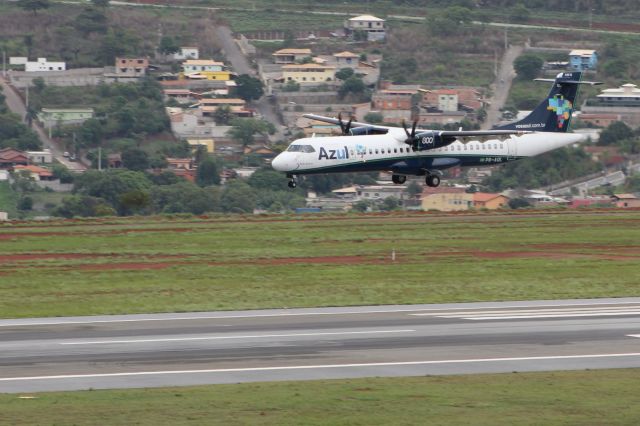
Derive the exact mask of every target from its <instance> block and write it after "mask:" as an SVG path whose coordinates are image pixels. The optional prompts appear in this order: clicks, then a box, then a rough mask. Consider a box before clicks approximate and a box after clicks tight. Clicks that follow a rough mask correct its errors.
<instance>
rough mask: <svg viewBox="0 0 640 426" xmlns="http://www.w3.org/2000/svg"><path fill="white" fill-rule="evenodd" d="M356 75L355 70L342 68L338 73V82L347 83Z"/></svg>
mask: <svg viewBox="0 0 640 426" xmlns="http://www.w3.org/2000/svg"><path fill="white" fill-rule="evenodd" d="M353 74H354V71H353V68H341V69H339V70H338V71H337V72H336V78H337V79H338V80H342V81H345V80H346V79H348V78H349V77H351V76H352V75H353Z"/></svg>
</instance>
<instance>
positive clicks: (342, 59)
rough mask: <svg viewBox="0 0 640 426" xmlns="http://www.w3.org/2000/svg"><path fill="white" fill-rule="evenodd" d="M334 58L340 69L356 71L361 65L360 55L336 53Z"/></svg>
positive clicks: (346, 52) (345, 52)
mask: <svg viewBox="0 0 640 426" xmlns="http://www.w3.org/2000/svg"><path fill="white" fill-rule="evenodd" d="M333 58H334V60H335V63H336V65H337V67H338V68H353V69H356V68H358V65H359V63H360V60H359V59H360V55H357V54H355V53H353V52H348V51H344V52H340V53H334V54H333Z"/></svg>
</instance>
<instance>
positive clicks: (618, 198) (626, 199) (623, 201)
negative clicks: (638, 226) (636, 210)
mask: <svg viewBox="0 0 640 426" xmlns="http://www.w3.org/2000/svg"><path fill="white" fill-rule="evenodd" d="M611 201H612V202H613V203H614V204H615V205H616V207H621V208H631V207H640V198H638V197H636V196H635V195H633V194H613V195H612V196H611Z"/></svg>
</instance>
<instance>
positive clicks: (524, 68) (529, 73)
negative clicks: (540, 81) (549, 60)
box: [513, 53, 544, 80]
mask: <svg viewBox="0 0 640 426" xmlns="http://www.w3.org/2000/svg"><path fill="white" fill-rule="evenodd" d="M543 63H544V61H543V60H542V58H541V57H539V56H538V55H533V54H530V53H527V54H524V55H521V56H518V58H517V59H516V60H515V61H514V62H513V68H514V69H515V70H516V74H518V78H521V79H523V80H532V79H534V78H536V76H537V75H538V73H539V72H540V69H541V68H542V65H543Z"/></svg>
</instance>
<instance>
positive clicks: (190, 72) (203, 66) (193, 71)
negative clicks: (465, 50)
mask: <svg viewBox="0 0 640 426" xmlns="http://www.w3.org/2000/svg"><path fill="white" fill-rule="evenodd" d="M181 77H182V78H185V77H186V78H196V79H206V80H218V81H228V80H231V71H229V70H227V69H226V67H225V65H224V63H222V62H216V61H213V60H210V59H188V60H186V61H184V62H183V63H182V74H181Z"/></svg>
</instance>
